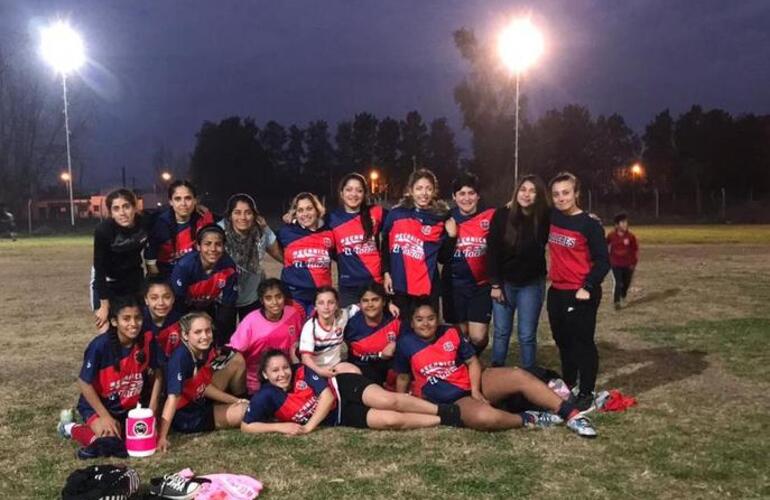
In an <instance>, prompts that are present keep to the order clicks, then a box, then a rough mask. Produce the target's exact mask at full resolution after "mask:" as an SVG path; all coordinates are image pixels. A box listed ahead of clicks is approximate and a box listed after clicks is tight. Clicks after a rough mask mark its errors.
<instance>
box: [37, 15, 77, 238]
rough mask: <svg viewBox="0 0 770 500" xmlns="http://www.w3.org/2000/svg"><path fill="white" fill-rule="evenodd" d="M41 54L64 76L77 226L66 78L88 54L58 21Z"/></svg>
mask: <svg viewBox="0 0 770 500" xmlns="http://www.w3.org/2000/svg"><path fill="white" fill-rule="evenodd" d="M40 53H41V55H42V56H43V59H45V61H46V62H47V63H48V64H49V65H51V67H52V68H53V69H54V71H56V72H57V73H59V75H61V86H62V95H63V97H64V133H65V142H66V145H67V175H68V177H69V181H68V182H67V186H68V187H69V195H70V222H71V223H72V226H75V200H74V195H73V192H72V179H73V177H72V153H71V150H70V124H69V110H68V103H67V75H68V74H70V73H72V72H74V71H77V70H78V68H80V67H81V66H82V65H83V63H84V62H85V59H86V57H85V50H84V48H83V40H82V39H81V38H80V35H78V33H77V32H76V31H75V30H73V29H72V28H71V27H70V26H69V25H68V24H67V23H66V22H64V21H57V22H55V23H54V24H52V25H50V26H48V27H47V28H44V29H42V30H41V32H40Z"/></svg>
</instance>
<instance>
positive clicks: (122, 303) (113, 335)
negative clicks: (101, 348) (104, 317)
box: [108, 295, 145, 373]
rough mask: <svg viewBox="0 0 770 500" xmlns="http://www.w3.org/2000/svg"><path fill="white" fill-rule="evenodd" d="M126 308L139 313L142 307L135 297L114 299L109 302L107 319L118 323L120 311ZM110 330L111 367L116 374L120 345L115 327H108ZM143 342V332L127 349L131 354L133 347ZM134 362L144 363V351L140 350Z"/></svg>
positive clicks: (118, 370) (118, 369) (118, 366)
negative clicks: (135, 309) (136, 310)
mask: <svg viewBox="0 0 770 500" xmlns="http://www.w3.org/2000/svg"><path fill="white" fill-rule="evenodd" d="M128 307H136V308H137V309H138V310H139V311H140V312H141V311H142V306H141V305H140V304H139V301H138V300H137V298H136V297H134V296H132V295H128V296H124V297H115V298H114V299H112V300H110V312H109V319H110V320H113V319H114V320H115V322H116V323H117V321H118V314H120V311H122V310H123V309H126V308H128ZM110 326H111V328H110V330H109V333H108V335H109V336H110V350H111V351H112V357H113V359H114V361H113V362H112V367H113V368H114V369H115V371H116V372H118V373H120V358H121V350H122V347H123V346H122V345H121V344H120V337H118V328H117V326H112V325H110ZM140 340H141V341H144V332H139V335H137V336H136V337H135V338H134V340H133V341H132V342H131V347H130V349H129V352H131V351H132V350H133V349H134V346H135V345H136V344H138V343H139V341H140ZM136 361H137V362H139V363H140V364H142V363H144V361H145V355H144V351H143V350H140V351H139V352H138V353H137V355H136Z"/></svg>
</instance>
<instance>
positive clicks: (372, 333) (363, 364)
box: [344, 312, 401, 389]
mask: <svg viewBox="0 0 770 500" xmlns="http://www.w3.org/2000/svg"><path fill="white" fill-rule="evenodd" d="M400 331H401V320H400V319H399V318H396V317H394V316H393V315H391V314H390V313H388V312H386V313H385V314H384V315H383V318H382V321H381V322H380V323H379V324H377V325H375V326H369V324H368V323H367V322H366V318H365V317H364V315H363V313H361V312H358V313H356V314H354V315H353V316H352V317H351V318H350V319H349V320H348V323H347V325H345V332H344V336H345V343H346V344H347V345H348V361H350V362H351V363H353V364H354V365H356V366H357V367H359V368H360V369H361V373H362V374H363V375H364V376H365V377H366V378H368V379H369V380H371V381H372V382H376V383H378V384H380V385H384V386H385V388H387V389H390V388H393V387H395V383H396V372H395V371H393V360H392V359H382V357H381V353H382V351H383V350H385V348H386V347H387V346H388V344H389V343H391V342H395V341H396V340H397V339H398V334H399V333H400Z"/></svg>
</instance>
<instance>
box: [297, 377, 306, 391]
mask: <svg viewBox="0 0 770 500" xmlns="http://www.w3.org/2000/svg"><path fill="white" fill-rule="evenodd" d="M296 389H297V390H298V391H304V390H305V389H307V382H305V381H304V380H300V381H299V382H297V386H296Z"/></svg>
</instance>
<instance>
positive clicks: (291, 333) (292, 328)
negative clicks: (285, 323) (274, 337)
mask: <svg viewBox="0 0 770 500" xmlns="http://www.w3.org/2000/svg"><path fill="white" fill-rule="evenodd" d="M296 334H297V329H296V328H294V325H291V326H290V327H289V335H291V336H292V337H293V336H295V335H296Z"/></svg>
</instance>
